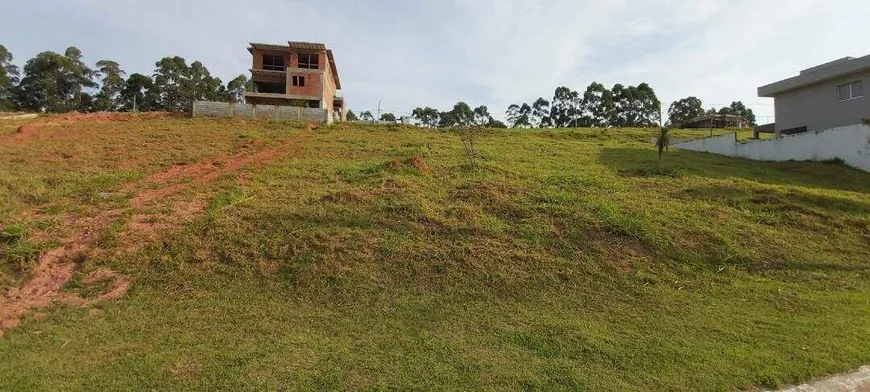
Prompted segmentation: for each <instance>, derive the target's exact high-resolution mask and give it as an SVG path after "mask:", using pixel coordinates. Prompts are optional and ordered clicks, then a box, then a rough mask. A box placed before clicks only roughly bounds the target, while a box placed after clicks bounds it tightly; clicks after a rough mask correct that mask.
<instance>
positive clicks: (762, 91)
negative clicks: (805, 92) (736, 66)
mask: <svg viewBox="0 0 870 392" xmlns="http://www.w3.org/2000/svg"><path fill="white" fill-rule="evenodd" d="M865 70H870V55H867V56H864V57H859V58H853V57H844V58H841V59H839V60H834V61H831V62H829V63H825V64H822V65H817V66H815V67H812V68H808V69H805V70H803V71H801V73H800V75H798V76H794V77H791V78H788V79H785V80H780V81H778V82H775V83H771V84H768V85H766V86H761V87H759V88H758V96H759V97H768V98H772V97H774V96H776V95H779V94H782V93H784V92H787V91H791V90H797V89H799V88H802V87H806V86H810V85H813V84H817V83H822V82H825V81H828V80H831V79H835V78H839V77H842V76H846V75H850V74H854V73H858V72H862V71H865Z"/></svg>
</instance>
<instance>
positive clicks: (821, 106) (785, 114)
mask: <svg viewBox="0 0 870 392" xmlns="http://www.w3.org/2000/svg"><path fill="white" fill-rule="evenodd" d="M868 89H870V70H866V71H863V72H860V73H855V74H849V75H845V76H841V77H837V78H835V79H831V80H827V81H824V82H821V83H817V84H813V85H810V86H805V87H801V88H798V89H795V90H791V91H787V92H783V93H781V94H777V95H776V99H775V101H774V106H775V111H776V131H777V134H779V133H780V132H782V131H783V130H789V129H795V128H801V127H806V130H807V131H817V130H822V129H828V128H835V127H840V126H845V125H852V124H860V123H861V122H862V121H863V120H864V119H870V97H867V96H866V95H867V93H868V92H870V91H868Z"/></svg>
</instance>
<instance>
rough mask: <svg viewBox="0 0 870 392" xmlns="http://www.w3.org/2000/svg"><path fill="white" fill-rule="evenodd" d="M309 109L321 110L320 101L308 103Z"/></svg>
mask: <svg viewBox="0 0 870 392" xmlns="http://www.w3.org/2000/svg"><path fill="white" fill-rule="evenodd" d="M308 107H310V108H315V109H319V108H320V101H315V100H309V101H308Z"/></svg>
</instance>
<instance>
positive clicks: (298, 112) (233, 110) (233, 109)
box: [193, 101, 329, 123]
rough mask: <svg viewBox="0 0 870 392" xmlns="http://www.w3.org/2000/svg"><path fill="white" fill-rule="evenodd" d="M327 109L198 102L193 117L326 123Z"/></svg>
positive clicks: (194, 105)
mask: <svg viewBox="0 0 870 392" xmlns="http://www.w3.org/2000/svg"><path fill="white" fill-rule="evenodd" d="M328 113H329V111H328V110H327V109H318V108H300V107H295V106H273V105H251V104H245V103H228V102H211V101H196V102H194V103H193V117H197V116H207V117H247V118H262V119H270V118H272V119H281V120H304V121H316V122H323V123H325V122H326V121H327V120H328V117H329V116H328Z"/></svg>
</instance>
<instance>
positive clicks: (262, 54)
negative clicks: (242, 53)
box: [251, 50, 334, 100]
mask: <svg viewBox="0 0 870 392" xmlns="http://www.w3.org/2000/svg"><path fill="white" fill-rule="evenodd" d="M251 57H252V58H253V66H252V68H253V69H264V70H272V71H286V72H287V84H286V91H285V92H283V93H284V94H291V95H305V96H316V97H320V96H321V95H322V94H323V80H322V79H323V78H322V76H321V75H322V74H323V73H324V72H328V66H329V60H328V59H327V58H326V53H318V52H301V51H270V50H254V52H253V56H251ZM267 79H268V77H263V76H258V77H257V80H258V81H268V82H275V81H273V80H267ZM332 95H333V96H334V91H333V94H332ZM324 98H325V97H324ZM329 99H330V100H331V99H332V96H330V97H329Z"/></svg>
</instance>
